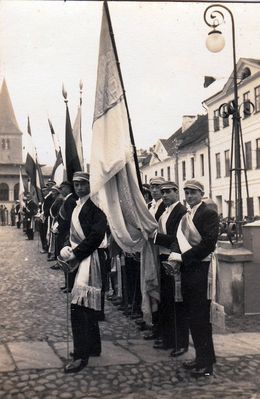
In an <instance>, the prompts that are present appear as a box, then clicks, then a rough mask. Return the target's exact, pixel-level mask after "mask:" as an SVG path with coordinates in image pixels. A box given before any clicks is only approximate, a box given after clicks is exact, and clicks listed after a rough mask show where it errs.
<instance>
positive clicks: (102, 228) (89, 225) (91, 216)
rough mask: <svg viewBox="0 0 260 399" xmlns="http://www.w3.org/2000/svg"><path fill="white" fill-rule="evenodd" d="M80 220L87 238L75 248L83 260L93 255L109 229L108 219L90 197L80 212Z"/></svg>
mask: <svg viewBox="0 0 260 399" xmlns="http://www.w3.org/2000/svg"><path fill="white" fill-rule="evenodd" d="M79 222H80V225H81V228H82V230H83V233H84V235H85V239H84V240H83V241H81V243H80V244H79V245H78V246H77V247H76V248H74V249H73V252H74V254H75V256H76V258H77V259H78V260H83V259H85V258H87V257H88V256H89V255H91V254H92V253H93V252H94V251H95V250H96V249H98V247H99V245H100V244H101V242H102V241H103V238H104V236H105V233H106V230H107V219H106V216H105V214H104V212H103V211H101V209H99V208H98V207H97V206H96V205H95V204H94V203H93V202H92V201H91V199H88V200H87V201H86V202H85V204H84V205H83V207H82V208H81V211H80V213H79Z"/></svg>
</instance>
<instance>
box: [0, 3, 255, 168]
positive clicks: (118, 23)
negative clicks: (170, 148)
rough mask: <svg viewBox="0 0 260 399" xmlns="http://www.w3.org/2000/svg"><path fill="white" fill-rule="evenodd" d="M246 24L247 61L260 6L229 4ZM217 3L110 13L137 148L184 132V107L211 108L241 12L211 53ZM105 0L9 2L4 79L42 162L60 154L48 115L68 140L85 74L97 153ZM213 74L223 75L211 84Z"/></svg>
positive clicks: (0, 52)
mask: <svg viewBox="0 0 260 399" xmlns="http://www.w3.org/2000/svg"><path fill="white" fill-rule="evenodd" d="M226 5H227V6H228V7H229V8H230V10H231V11H232V12H233V14H234V18H235V24H236V47H237V60H238V59H239V58H240V57H250V58H259V59H260V24H259V15H260V4H259V3H255V4H249V3H246V2H245V3H243V4H230V3H229V4H226ZM207 6H208V4H207V3H195V2H185V3H184V2H168V3H162V2H140V3H139V2H116V1H113V2H109V9H110V15H111V20H112V25H113V29H114V35H115V40H116V44H117V49H118V55H119V60H120V63H121V70H122V75H123V80H124V84H125V89H126V95H127V100H128V105H129V111H130V116H131V120H132V126H133V131H134V137H135V142H136V146H137V148H149V147H150V146H152V145H153V144H155V143H156V141H157V139H158V138H168V137H169V136H170V135H171V134H172V133H173V132H174V131H175V130H177V129H178V128H179V127H180V125H181V121H182V116H183V115H196V114H201V113H203V112H204V110H203V107H202V105H201V103H202V101H203V100H205V99H206V98H208V97H209V96H211V95H212V94H214V93H215V92H217V91H219V89H220V88H222V87H223V85H224V83H225V82H226V79H227V78H228V77H229V75H230V74H231V72H232V65H233V63H232V47H231V30H230V29H231V20H230V17H229V15H228V14H225V19H226V23H225V24H224V25H223V29H222V31H223V33H224V35H225V39H226V47H225V48H224V50H223V51H222V52H220V53H217V54H213V53H210V52H209V51H208V50H207V49H206V47H205V40H206V37H207V34H208V31H209V28H208V27H207V25H206V24H205V23H204V20H203V13H204V10H205V8H206V7H207ZM101 11H102V2H92V1H91V2H89V1H86V2H84V1H81V2H78V1H66V2H63V1H49V2H48V1H37V0H32V1H14V0H12V1H5V0H1V1H0V79H1V82H2V79H3V77H5V78H6V81H7V86H8V89H9V92H10V96H11V100H12V103H13V107H14V111H15V114H16V117H17V121H18V124H19V127H20V129H21V130H22V132H24V133H25V132H26V125H27V116H28V115H29V116H30V119H31V130H32V136H33V140H34V142H35V145H36V148H37V152H38V156H39V160H40V162H41V163H48V164H52V163H53V162H54V149H53V144H52V140H51V134H50V131H49V127H48V123H47V118H48V117H49V118H50V119H51V121H52V123H53V126H54V129H55V131H56V133H57V134H58V135H59V139H60V142H61V145H63V142H64V126H65V105H64V102H63V97H62V93H61V88H62V83H63V82H64V85H65V88H66V90H67V92H68V100H69V108H70V115H71V120H72V123H73V122H74V119H75V117H76V112H77V107H78V103H79V81H80V79H81V80H82V81H83V85H84V87H83V140H84V154H85V158H86V159H87V160H89V147H90V141H91V125H92V118H93V107H94V96H95V85H96V70H97V60H98V44H99V33H100V23H101ZM205 75H211V76H217V77H223V78H224V79H222V80H219V81H218V82H215V83H214V84H212V85H211V86H210V87H209V88H207V89H205V88H203V81H204V76H205Z"/></svg>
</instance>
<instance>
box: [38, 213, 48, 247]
mask: <svg viewBox="0 0 260 399" xmlns="http://www.w3.org/2000/svg"><path fill="white" fill-rule="evenodd" d="M38 228H39V235H40V239H41V244H42V249H43V250H44V251H47V250H48V245H47V239H46V228H45V225H44V222H43V221H42V220H39V224H38Z"/></svg>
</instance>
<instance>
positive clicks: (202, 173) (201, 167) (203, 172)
mask: <svg viewBox="0 0 260 399" xmlns="http://www.w3.org/2000/svg"><path fill="white" fill-rule="evenodd" d="M204 174H205V166H204V154H200V175H201V176H204Z"/></svg>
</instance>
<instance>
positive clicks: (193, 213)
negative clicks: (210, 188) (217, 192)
mask: <svg viewBox="0 0 260 399" xmlns="http://www.w3.org/2000/svg"><path fill="white" fill-rule="evenodd" d="M201 204H202V201H200V202H199V203H198V204H197V205H194V206H193V207H192V208H191V207H190V206H189V207H188V212H190V213H191V215H192V216H194V215H195V213H196V211H197V209H198V208H199V207H200V206H201Z"/></svg>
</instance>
